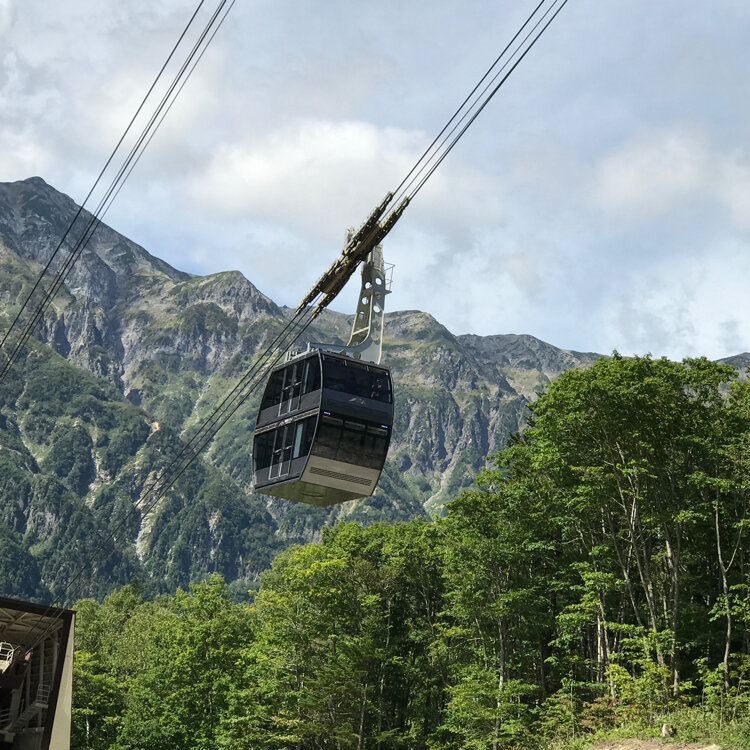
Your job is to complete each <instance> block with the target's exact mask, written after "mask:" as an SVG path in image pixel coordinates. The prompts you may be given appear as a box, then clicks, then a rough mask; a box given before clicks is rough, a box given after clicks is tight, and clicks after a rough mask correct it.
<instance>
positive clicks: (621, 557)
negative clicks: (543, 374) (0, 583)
mask: <svg viewBox="0 0 750 750" xmlns="http://www.w3.org/2000/svg"><path fill="white" fill-rule="evenodd" d="M735 377H736V370H735V369H734V368H733V367H729V366H725V365H721V364H716V363H711V362H708V361H707V360H704V359H694V360H686V361H685V362H683V363H676V362H670V361H668V360H664V359H662V360H652V359H650V358H634V359H624V358H622V357H620V356H617V355H615V356H614V357H613V358H611V359H609V360H600V361H599V362H597V363H595V364H594V365H593V366H592V367H590V368H588V369H586V370H570V371H568V372H566V373H564V374H563V375H561V376H560V377H559V378H558V379H557V380H556V381H555V382H553V383H552V384H551V385H550V386H549V388H548V389H547V390H546V391H545V393H544V394H543V395H542V396H541V397H540V398H539V400H538V401H536V402H535V403H534V404H533V405H532V406H531V411H532V419H531V421H530V423H529V426H528V428H527V429H526V430H525V431H524V432H523V434H522V435H520V436H516V437H515V438H514V439H513V440H512V441H511V443H510V444H509V445H508V446H507V447H506V448H505V449H503V450H502V451H500V452H498V453H496V454H495V456H494V457H493V462H494V465H493V467H491V468H488V469H485V470H483V471H482V472H481V473H480V474H479V476H478V478H477V485H476V487H475V488H474V489H472V490H469V491H466V492H463V493H461V494H460V495H459V496H458V497H457V498H456V499H455V500H453V501H452V502H451V503H450V504H449V506H448V513H447V515H446V516H445V517H443V518H439V519H436V520H434V521H427V520H419V519H415V520H411V521H406V522H402V523H395V524H383V523H375V524H372V525H369V526H366V527H362V526H361V525H359V524H355V523H339V524H337V525H336V526H335V527H333V528H332V529H326V530H325V531H324V534H323V537H322V541H321V542H320V543H313V544H307V545H304V546H294V547H291V548H289V549H287V550H285V551H284V552H282V553H281V554H279V555H278V556H277V557H276V558H275V560H274V561H273V564H272V566H271V569H270V570H268V571H267V572H265V573H263V575H262V576H261V582H260V587H259V589H258V590H256V591H254V592H252V594H251V599H250V601H249V602H245V603H236V602H234V601H233V599H232V597H231V596H230V593H229V590H228V588H227V586H226V584H225V583H224V582H223V581H222V579H221V578H220V577H218V576H214V577H212V578H210V579H209V580H208V581H206V582H204V583H202V584H197V585H193V586H192V587H191V590H190V592H189V593H186V592H184V591H180V592H178V593H177V594H176V595H174V596H171V597H162V598H158V599H157V600H156V601H148V600H146V599H144V598H143V597H142V596H141V594H140V593H139V592H138V590H137V588H133V587H125V588H124V589H122V590H120V591H118V592H116V593H114V594H112V595H110V596H109V597H108V598H107V599H105V601H104V603H103V604H98V603H96V602H95V601H92V600H87V601H82V602H79V604H78V609H79V640H78V648H79V649H80V653H79V658H78V659H77V662H76V665H77V666H76V686H77V692H76V695H77V696H79V697H77V699H76V704H75V707H74V732H75V745H74V746H75V747H77V748H87V749H89V748H90V749H91V750H94V749H96V750H99V749H100V748H110V749H112V750H114V748H118V749H119V748H128V749H129V750H136V749H137V748H143V749H144V750H145V748H174V749H175V750H179V749H180V748H185V749H187V748H191V749H193V748H204V749H205V750H208V748H232V750H242V748H247V749H248V750H250V749H251V748H252V749H253V750H257V749H263V748H268V749H269V750H270V749H271V748H274V749H279V750H280V749H281V748H298V749H299V750H302V749H305V750H306V749H308V748H309V749H310V750H312V749H314V748H315V749H322V748H336V750H339V749H342V750H343V749H346V750H349V749H351V750H355V749H357V750H363V749H364V748H381V749H382V750H384V749H385V748H410V749H411V748H413V749H419V748H423V749H425V750H427V749H428V748H429V749H430V750H454V749H455V750H458V749H459V748H487V749H488V750H489V749H490V748H492V749H493V750H497V749H498V748H506V749H511V748H540V747H541V748H544V747H550V748H552V747H563V746H566V745H567V744H568V743H572V742H576V741H579V742H580V740H581V739H582V738H585V737H587V736H589V737H591V736H593V735H594V734H595V733H606V732H613V731H614V732H617V731H623V728H627V729H628V731H633V728H634V727H635V728H640V730H642V731H644V730H645V731H649V727H651V728H652V729H651V730H650V731H653V727H654V726H658V725H659V724H660V723H661V721H664V720H666V721H669V722H670V723H672V724H674V725H676V726H677V727H678V731H680V732H682V733H683V734H682V737H681V738H684V739H689V738H696V737H700V736H703V737H707V736H713V737H715V738H717V739H722V738H723V741H725V742H728V743H729V742H731V743H734V744H735V745H736V746H737V747H747V746H748V743H750V721H749V720H748V713H747V707H748V705H750V639H749V638H748V633H750V628H749V627H748V626H749V625H750V603H749V602H750V599H749V598H748V592H749V591H750V560H748V559H747V557H746V554H745V550H744V546H745V545H744V540H745V537H746V535H747V533H748V517H750V384H749V383H747V382H733V381H735ZM727 383H731V386H730V387H729V389H727V387H726V384H727ZM415 489H417V488H415Z"/></svg>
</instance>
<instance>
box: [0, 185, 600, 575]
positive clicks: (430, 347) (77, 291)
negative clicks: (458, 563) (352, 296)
mask: <svg viewBox="0 0 750 750" xmlns="http://www.w3.org/2000/svg"><path fill="white" fill-rule="evenodd" d="M77 212H78V207H77V206H76V205H75V203H74V202H73V201H72V200H71V199H70V198H68V197H67V196H64V195H62V194H60V193H59V192H57V191H56V190H54V188H52V187H51V186H49V185H47V184H46V183H45V182H44V181H43V180H41V179H40V178H31V179H29V180H25V181H22V182H17V183H5V184H0V301H1V302H2V303H3V304H4V306H5V312H6V315H7V314H9V313H11V312H13V310H14V308H15V306H16V305H18V304H19V303H20V302H21V301H22V300H23V299H24V298H25V296H26V294H27V293H28V290H29V289H30V288H31V286H32V285H33V283H34V282H35V280H36V278H37V276H38V274H39V271H40V270H41V268H42V267H43V265H44V264H46V263H47V262H48V260H49V258H50V257H51V254H52V252H53V251H54V249H55V248H56V247H57V244H58V243H59V241H60V238H61V237H62V236H63V234H64V232H65V230H66V229H67V227H68V226H69V225H70V223H71V221H72V220H73V218H74V217H75V216H76V214H77ZM89 218H90V217H88V214H86V213H85V212H83V213H82V214H81V217H80V218H79V221H78V222H76V225H75V226H76V228H75V229H74V232H73V233H72V239H73V244H74V243H75V240H76V239H77V237H78V236H79V235H80V233H81V232H82V231H83V228H84V227H85V226H86V224H87V223H88V220H89ZM69 247H70V245H68V246H66V247H64V252H63V253H61V257H60V258H59V259H57V260H56V261H55V263H53V267H55V266H57V265H59V263H61V262H62V261H63V259H64V258H65V257H66V256H67V252H69ZM288 314H289V311H288V310H285V309H281V308H279V307H277V306H276V305H275V304H274V303H273V302H272V301H271V300H270V299H268V298H267V297H266V296H264V295H263V294H262V293H261V292H259V291H258V290H257V289H256V288H255V287H254V286H253V284H252V283H251V282H250V281H248V280H247V279H245V278H244V277H243V276H242V274H240V273H239V272H236V271H229V272H225V273H217V274H212V275H210V276H205V277H196V276H192V275H190V274H187V273H183V272H181V271H178V270H176V269H174V268H172V267H171V266H169V265H168V264H167V263H164V262H163V261H161V260H159V259H158V258H155V257H154V256H152V255H150V254H149V253H148V252H147V251H146V250H145V249H144V248H142V247H140V246H138V245H136V244H135V243H133V242H131V241H130V240H128V239H126V238H125V237H122V236H121V235H119V234H117V232H115V231H114V230H112V229H110V228H109V227H107V226H105V225H101V226H99V227H98V228H97V230H96V233H95V234H94V236H93V240H92V241H91V242H90V243H89V244H88V246H87V249H86V250H85V251H84V253H83V255H82V257H81V259H80V260H79V262H78V263H77V264H76V266H75V269H74V271H73V273H72V274H71V276H70V278H69V281H68V283H67V284H66V287H65V289H64V290H63V291H62V292H61V293H60V295H58V297H57V298H56V299H55V303H54V306H53V308H51V309H50V312H49V314H48V315H47V316H46V317H45V319H44V321H43V323H42V324H41V325H40V327H39V330H38V336H39V339H40V340H41V341H42V342H43V343H44V344H46V345H47V347H49V348H50V349H52V350H53V351H54V352H56V353H57V354H58V355H60V356H61V357H63V358H64V359H65V360H67V366H68V367H69V370H70V372H71V373H72V372H74V371H75V368H80V370H83V371H84V372H85V373H89V374H91V375H93V376H96V377H98V378H101V379H104V381H106V382H107V383H109V384H110V386H111V389H112V390H111V391H108V393H109V396H108V398H110V397H111V398H112V399H114V400H115V401H116V400H117V399H120V402H121V403H122V404H128V402H129V406H132V408H133V409H135V410H136V411H137V413H138V414H139V415H141V417H140V419H142V420H143V423H144V424H148V425H154V424H157V425H159V429H160V430H162V432H161V435H162V436H164V435H167V434H170V435H172V436H173V437H174V438H175V439H177V436H179V435H185V434H189V433H190V430H192V429H195V426H196V425H198V424H200V421H201V419H202V418H204V417H205V416H206V415H207V414H208V413H210V410H211V409H212V407H213V406H214V405H215V404H216V403H218V401H219V399H221V398H222V397H223V395H224V394H225V393H226V392H227V390H228V388H230V387H231V386H232V385H233V384H234V382H236V380H237V378H238V377H239V376H240V375H241V374H242V372H244V370H245V368H246V367H247V366H248V365H249V364H250V362H251V361H252V359H253V358H254V356H255V355H256V354H257V353H258V352H259V351H261V350H262V348H263V347H264V345H265V344H267V343H268V341H269V340H270V339H271V338H272V337H273V334H274V332H275V331H277V330H278V329H279V328H280V327H281V326H282V325H283V324H284V322H285V320H286V319H287V317H288ZM350 324H351V318H350V317H349V316H345V315H340V314H338V313H334V312H330V311H327V312H326V313H325V314H324V315H322V316H321V318H320V319H319V321H317V322H316V327H315V328H312V329H310V331H309V332H308V336H307V339H308V340H310V341H332V342H334V341H341V340H342V339H343V338H345V336H346V333H347V331H348V329H349V327H350ZM5 325H6V324H3V326H2V328H3V330H4V329H5ZM596 356H597V355H594V354H582V353H578V352H569V351H564V350H560V349H557V348H555V347H553V346H551V345H549V344H546V343H544V342H542V341H539V340H538V339H535V338H533V337H532V336H518V335H498V336H488V337H480V336H470V335H469V336H454V335H453V334H452V333H450V331H448V330H447V329H446V328H445V327H444V326H442V325H441V324H440V323H438V321H436V320H435V319H434V318H432V317H431V316H430V315H428V314H426V313H422V312H418V311H402V312H395V313H390V314H388V315H387V318H386V337H385V339H384V361H385V362H386V363H387V364H388V365H389V366H390V367H391V368H392V370H393V376H394V384H395V393H396V424H395V428H394V435H393V441H392V447H391V451H390V456H389V460H388V464H387V467H386V472H385V475H384V477H383V480H382V482H381V486H380V488H379V489H378V491H377V493H376V495H375V496H374V497H373V498H370V499H368V500H361V501H355V502H352V503H348V504H346V505H343V506H339V507H337V508H334V509H330V510H322V509H309V508H307V507H306V506H297V505H294V504H291V503H287V502H285V501H278V500H271V499H269V498H253V497H252V496H251V494H250V479H251V464H250V446H251V432H252V424H253V421H254V413H255V409H256V408H257V399H258V398H259V394H256V396H255V397H254V398H251V399H250V400H249V401H248V403H247V404H246V405H245V406H244V407H243V409H241V410H240V412H238V413H237V415H235V417H234V418H233V420H232V421H231V422H230V423H229V424H228V425H227V426H226V427H225V428H224V429H223V430H222V432H221V433H219V435H218V436H217V439H216V440H215V441H214V443H213V445H212V446H211V448H210V450H209V452H208V454H207V459H208V461H209V462H210V464H212V465H213V467H214V468H210V467H209V468H207V469H206V471H209V472H210V471H217V472H218V473H217V474H216V476H217V477H218V478H219V479H222V478H223V479H222V481H224V480H226V481H227V482H229V485H227V487H230V486H231V487H235V491H236V492H238V493H240V494H242V495H243V496H244V497H245V498H246V500H245V501H243V502H245V506H246V508H250V507H251V506H252V508H254V510H252V512H250V511H248V513H250V515H251V516H252V517H253V518H254V519H255V522H258V523H261V522H262V523H266V525H267V527H268V529H270V530H271V533H272V534H275V538H277V539H279V538H280V539H281V540H284V539H286V540H309V539H313V538H315V537H316V535H317V534H318V533H319V529H320V527H321V526H322V525H323V524H324V523H327V522H330V521H332V520H334V519H335V518H337V517H342V516H346V517H349V518H355V519H359V520H362V521H371V520H395V519H403V518H409V517H413V516H415V515H418V514H425V513H436V512H440V510H441V508H442V505H443V503H444V502H446V501H447V500H449V499H450V498H451V497H453V496H454V495H455V494H456V493H457V492H458V491H459V490H460V489H462V488H463V487H466V486H468V485H469V484H470V482H471V477H472V475H473V474H474V473H475V471H476V470H477V469H478V468H479V467H480V466H482V465H483V464H484V461H485V458H486V456H487V455H488V454H489V453H491V452H493V451H495V450H497V449H498V448H500V447H502V445H503V444H504V442H505V441H506V439H507V437H508V435H509V434H511V433H513V432H516V431H518V430H519V429H520V428H521V427H522V425H523V422H524V418H525V404H526V403H528V401H529V400H530V399H533V398H534V397H535V394H536V392H537V391H539V390H541V389H542V388H543V387H544V386H545V384H547V383H548V382H549V381H550V380H551V379H552V378H554V377H555V376H556V375H558V374H559V373H560V372H561V371H562V370H564V369H565V368H568V367H578V366H586V365H587V364H588V363H590V362H591V361H593V359H594V358H595V357H596ZM70 377H72V375H71V376H70ZM86 377H89V376H88V375H86ZM110 386H108V387H110ZM18 408H19V407H18V405H17V404H15V405H14V404H12V403H11V402H10V401H9V402H8V403H7V404H6V411H7V412H8V418H9V419H10V420H11V421H13V420H15V422H14V424H15V423H16V422H17V421H18V420H17V414H14V411H13V410H14V409H16V410H17V409H18ZM118 408H119V407H118ZM122 408H125V407H124V406H123V407H122ZM68 417H69V418H70V420H71V422H70V423H71V424H74V423H75V420H76V419H78V420H79V423H80V425H83V426H82V429H84V432H86V433H87V434H88V435H89V438H90V440H91V448H90V449H89V454H90V456H91V458H90V461H89V470H88V471H89V474H85V475H84V476H83V477H82V478H79V484H78V485H77V487H78V490H80V492H78V496H79V497H80V498H81V499H82V500H83V502H84V505H87V506H91V505H92V503H93V504H94V505H95V502H96V501H95V498H96V497H99V495H98V494H97V493H105V494H106V492H108V491H109V490H107V489H106V488H108V487H112V486H114V485H117V486H123V487H124V486H125V485H127V486H129V490H128V493H129V497H130V502H132V501H133V500H134V499H137V494H138V490H139V488H141V487H142V482H141V481H140V480H136V479H134V478H133V474H132V472H133V471H137V466H138V455H139V451H141V450H143V449H144V448H145V446H146V444H147V443H148V442H149V440H152V441H153V440H154V438H153V437H150V436H151V435H152V433H153V430H152V429H151V428H149V436H145V435H143V436H139V435H135V436H134V437H132V441H133V444H132V446H131V447H132V449H133V451H132V453H131V454H129V457H130V458H129V460H130V459H132V465H130V464H129V463H128V461H125V463H124V464H123V466H122V467H119V468H118V469H117V471H114V472H112V471H110V470H108V469H107V468H106V466H105V463H103V458H102V455H100V453H98V452H97V440H98V439H99V438H98V437H97V436H98V434H99V433H100V432H101V429H102V428H100V427H98V426H96V424H95V423H93V422H92V423H85V420H83V421H81V417H80V416H79V417H76V416H75V415H70V414H68V415H67V416H66V419H67V418H68ZM32 421H33V420H32ZM49 426H50V427H51V426H52V425H49ZM1 429H2V425H0V430H1ZM6 429H10V428H7V427H6ZM19 429H21V428H20V427H19ZM37 429H38V431H39V433H40V435H43V430H44V427H38V428H37ZM22 432H23V430H21V433H22ZM136 432H137V431H136ZM22 437H23V436H22ZM79 437H80V438H81V439H80V441H79V442H82V443H85V442H86V441H85V440H83V437H82V436H79ZM60 439H63V438H62V437H60ZM22 441H23V440H22ZM139 441H140V443H139ZM48 442H49V441H48ZM53 442H54V441H53ZM29 445H30V447H29V449H28V453H29V455H28V456H26V457H25V458H24V460H25V461H31V460H35V461H37V462H38V461H39V460H40V459H43V457H44V454H45V451H46V450H49V448H48V447H45V446H47V443H45V442H44V441H42V442H41V443H35V442H33V441H31V443H29ZM82 450H83V449H82ZM83 452H84V453H85V450H84V451H83ZM128 467H129V468H128ZM27 470H28V471H31V473H32V474H33V473H34V472H33V470H31V469H28V468H27ZM122 472H125V473H124V474H123V473H122ZM128 472H130V474H128ZM58 479H60V477H58ZM64 479H65V481H66V482H68V485H66V486H68V489H69V490H70V491H73V492H74V493H75V492H76V490H75V489H74V488H72V485H71V484H70V481H72V480H69V479H68V477H67V475H66V476H65V477H64ZM216 481H219V480H218V479H217V480H216ZM118 482H119V485H118ZM113 483H114V485H113ZM113 491H114V490H113ZM117 491H118V492H119V490H117ZM124 491H125V490H124V489H123V492H124ZM217 492H218V494H219V495H221V494H222V492H223V491H222V492H219V491H218V490H217ZM227 492H229V490H227ZM203 501H205V503H207V505H206V508H208V507H209V506H211V503H212V502H214V504H215V502H216V501H215V500H212V499H211V498H209V497H208V496H207V495H206V493H204V496H203ZM180 502H182V503H183V506H184V505H185V503H187V502H188V500H186V499H185V497H183V499H182V501H180ZM258 502H260V503H262V505H263V508H264V510H263V512H265V510H267V511H268V512H269V513H270V515H269V516H268V517H267V518H266V521H262V518H261V517H262V513H261V511H259V510H257V507H260V506H257V507H256V505H254V503H258ZM178 505H179V503H178ZM219 505H221V503H219ZM183 510H184V508H183ZM235 510H236V511H237V514H239V515H238V516H237V517H238V518H239V517H241V516H242V513H241V512H240V510H238V509H236V508H235ZM256 511H257V512H256ZM217 512H219V514H220V515H221V510H217V508H214V509H213V511H211V512H209V511H208V510H207V511H206V513H207V514H208V515H207V516H206V518H205V519H204V521H201V522H200V523H198V522H196V524H197V525H196V524H193V526H190V524H188V526H189V527H190V528H188V527H182V526H180V527H179V528H177V526H179V524H177V526H175V522H174V520H173V519H172V518H171V517H170V516H168V515H162V516H161V520H160V521H158V522H156V523H155V525H153V526H152V527H149V529H147V530H146V531H147V536H148V538H149V540H150V542H149V545H146V547H147V548H148V549H149V550H150V552H148V553H146V552H144V551H143V550H144V549H146V547H143V545H141V546H140V547H139V546H135V547H134V549H135V551H136V552H137V554H136V556H135V558H137V559H135V562H133V564H134V565H143V564H146V563H147V564H148V566H150V567H149V571H150V572H151V573H152V574H157V573H159V574H160V575H161V574H162V573H160V572H159V571H163V570H167V569H169V566H170V565H172V567H173V568H176V567H181V568H182V569H186V570H188V571H192V573H191V574H197V573H198V572H199V571H201V570H208V569H210V566H211V564H212V560H215V559H222V555H224V554H225V552H226V550H227V549H231V550H234V552H232V554H233V555H234V558H233V560H234V562H232V563H231V565H230V564H229V563H226V564H227V565H229V568H231V569H232V570H235V571H236V572H237V574H238V575H242V576H248V575H251V574H252V566H250V567H248V566H245V567H244V568H242V565H241V564H239V563H238V562H237V560H238V559H239V557H242V556H243V555H244V557H245V558H247V555H248V548H247V544H245V546H244V547H243V546H242V544H240V543H239V542H238V541H237V538H236V537H238V536H240V535H242V534H243V533H245V530H243V529H240V528H237V529H234V530H232V529H225V530H224V531H223V532H222V534H220V535H219V536H217V535H216V533H215V528H216V524H217V523H218V522H217V521H216V520H214V521H211V518H212V517H213V516H211V513H214V515H215V514H216V513H217ZM232 512H234V511H232ZM175 513H177V511H175ZM177 514H178V515H179V513H177ZM259 514H260V515H259ZM230 515H232V514H231V513H230ZM258 519H261V521H259V520H258ZM212 524H213V526H212ZM198 526H200V531H199V530H198ZM212 529H213V530H212ZM146 531H144V530H143V529H140V528H134V529H132V536H131V540H130V542H131V543H132V544H135V543H136V542H138V541H139V540H140V539H141V538H142V537H143V535H144V533H146ZM156 535H158V538H157V536H156ZM178 538H179V540H180V541H179V543H178ZM264 544H265V542H264ZM240 548H241V549H240ZM200 550H203V551H202V552H201V551H200ZM230 557H231V555H230ZM197 558H200V561H199V562H196V559H197ZM261 558H263V556H261ZM261 558H259V561H258V562H259V563H260V562H261ZM263 559H265V558H263ZM170 560H171V561H172V562H168V561H170ZM175 560H177V561H178V562H177V563H175V562H174V561H175ZM160 566H161V567H160ZM232 566H234V567H233V568H232Z"/></svg>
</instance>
